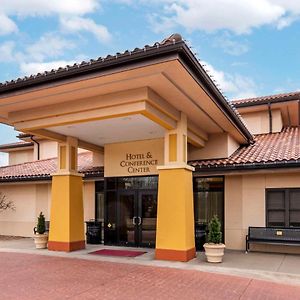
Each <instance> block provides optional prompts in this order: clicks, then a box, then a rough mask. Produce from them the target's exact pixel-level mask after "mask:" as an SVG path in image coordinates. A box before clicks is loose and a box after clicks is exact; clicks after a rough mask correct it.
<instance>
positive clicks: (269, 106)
mask: <svg viewBox="0 0 300 300" xmlns="http://www.w3.org/2000/svg"><path fill="white" fill-rule="evenodd" d="M268 111H269V133H272V131H273V128H272V125H273V120H272V111H271V102H269V103H268Z"/></svg>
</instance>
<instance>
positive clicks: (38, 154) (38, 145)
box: [30, 135, 40, 160]
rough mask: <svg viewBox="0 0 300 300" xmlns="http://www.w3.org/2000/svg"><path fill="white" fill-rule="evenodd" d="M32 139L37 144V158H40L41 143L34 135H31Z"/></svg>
mask: <svg viewBox="0 0 300 300" xmlns="http://www.w3.org/2000/svg"><path fill="white" fill-rule="evenodd" d="M30 139H31V140H32V141H33V142H34V143H35V144H37V160H40V143H39V142H38V141H36V140H35V139H34V138H33V135H31V136H30Z"/></svg>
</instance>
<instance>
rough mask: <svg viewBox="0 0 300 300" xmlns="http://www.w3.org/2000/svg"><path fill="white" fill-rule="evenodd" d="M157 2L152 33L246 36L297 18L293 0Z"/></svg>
mask: <svg viewBox="0 0 300 300" xmlns="http://www.w3.org/2000/svg"><path fill="white" fill-rule="evenodd" d="M141 1H142V0H141ZM156 3H157V2H156ZM159 3H160V4H161V5H162V7H161V13H160V14H158V15H152V22H151V24H152V26H153V30H154V31H156V32H157V31H161V32H165V31H166V28H168V29H169V28H170V25H172V27H176V26H178V25H180V26H183V27H184V28H186V29H187V30H189V31H194V30H201V31H205V32H215V31H218V30H230V31H231V32H234V33H236V34H247V33H250V32H251V31H252V30H253V29H254V28H258V27H261V26H264V25H274V26H276V27H277V28H278V29H281V28H284V27H286V26H289V25H290V24H292V23H293V22H294V21H295V20H297V19H299V18H300V1H296V0H240V1H236V0H214V1H207V0H174V1H170V0H161V1H159Z"/></svg>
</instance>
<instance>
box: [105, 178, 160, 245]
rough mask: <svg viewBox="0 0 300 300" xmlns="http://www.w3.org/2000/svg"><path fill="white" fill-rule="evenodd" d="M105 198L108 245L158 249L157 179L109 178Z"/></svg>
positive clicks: (106, 242) (106, 239) (106, 241)
mask: <svg viewBox="0 0 300 300" xmlns="http://www.w3.org/2000/svg"><path fill="white" fill-rule="evenodd" d="M105 195H106V196H105V222H104V226H105V228H104V243H105V244H107V245H121V246H122V245H123V246H132V247H155V240H156V217H157V177H155V176H152V177H139V178H137V177H131V178H125V179H124V178H109V179H107V180H106V191H105Z"/></svg>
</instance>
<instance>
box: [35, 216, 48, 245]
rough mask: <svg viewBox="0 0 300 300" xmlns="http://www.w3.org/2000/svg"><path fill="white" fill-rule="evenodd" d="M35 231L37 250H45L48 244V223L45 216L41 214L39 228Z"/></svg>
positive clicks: (38, 222)
mask: <svg viewBox="0 0 300 300" xmlns="http://www.w3.org/2000/svg"><path fill="white" fill-rule="evenodd" d="M33 231H34V243H35V247H36V249H45V248H47V244H48V234H47V233H45V232H46V221H45V216H44V215H43V213H42V212H40V214H39V216H38V220H37V226H36V227H35V228H34V229H33Z"/></svg>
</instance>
